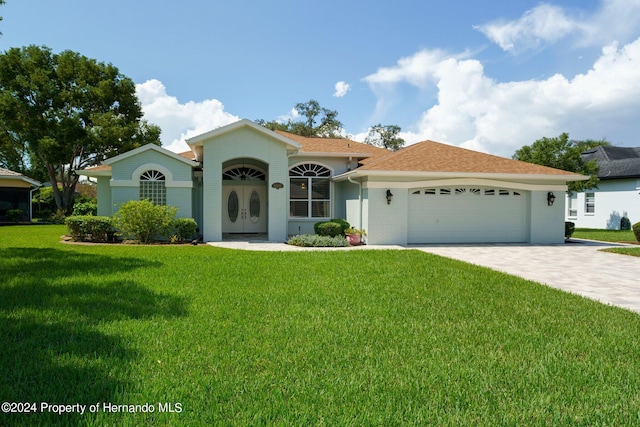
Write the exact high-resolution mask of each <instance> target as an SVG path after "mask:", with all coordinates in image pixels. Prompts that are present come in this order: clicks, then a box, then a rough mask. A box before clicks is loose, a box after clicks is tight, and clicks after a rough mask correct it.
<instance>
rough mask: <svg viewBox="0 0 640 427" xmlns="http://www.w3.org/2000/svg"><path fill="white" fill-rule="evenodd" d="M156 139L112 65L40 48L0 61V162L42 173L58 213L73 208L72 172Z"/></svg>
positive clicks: (12, 51)
mask: <svg viewBox="0 0 640 427" xmlns="http://www.w3.org/2000/svg"><path fill="white" fill-rule="evenodd" d="M159 137H160V128H158V127H157V126H155V125H151V124H148V123H147V122H146V121H144V120H142V108H141V106H140V103H139V101H138V99H137V97H136V95H135V84H134V83H133V81H132V80H131V79H129V78H127V77H125V76H123V75H122V74H120V72H119V71H118V69H117V68H116V67H115V66H113V65H111V64H104V63H101V62H97V61H96V60H94V59H89V58H87V57H85V56H82V55H80V54H79V53H76V52H72V51H68V50H67V51H64V52H61V53H59V54H53V53H52V52H51V50H50V49H49V48H47V47H40V46H28V47H24V48H12V49H10V50H8V51H7V52H4V53H3V54H1V55H0V162H4V163H5V164H6V165H8V166H13V167H15V168H16V169H18V171H20V172H25V171H27V169H31V170H33V171H34V172H36V170H39V171H41V172H42V173H43V174H44V175H46V177H47V179H48V180H49V181H50V182H51V185H52V187H53V192H54V198H55V201H56V204H57V206H58V208H59V209H64V210H65V211H66V212H68V213H69V212H71V210H72V209H73V194H74V189H75V186H76V184H77V182H78V175H76V174H75V171H76V170H78V169H84V168H86V167H89V166H94V165H97V164H100V162H101V161H102V160H104V159H106V158H108V157H112V156H114V155H117V154H119V153H122V152H125V151H128V150H131V149H133V148H136V147H139V146H141V145H144V144H147V143H149V142H151V143H155V144H158V145H159V144H160V140H159ZM34 169H35V170H34Z"/></svg>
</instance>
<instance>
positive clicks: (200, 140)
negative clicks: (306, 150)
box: [186, 119, 301, 150]
mask: <svg viewBox="0 0 640 427" xmlns="http://www.w3.org/2000/svg"><path fill="white" fill-rule="evenodd" d="M242 127H249V128H251V129H253V130H255V131H257V132H260V133H263V134H265V135H267V136H270V137H271V138H274V139H276V140H278V141H280V142H282V143H284V144H286V145H289V146H290V147H292V148H293V149H294V150H299V149H300V148H301V146H300V144H298V143H297V142H295V141H293V140H291V139H289V138H286V137H284V136H282V135H280V134H278V133H276V132H274V131H272V130H270V129H267V128H266V127H264V126H260V125H259V124H257V123H255V122H253V121H251V120H249V119H242V120H238V121H237V122H233V123H231V124H228V125H226V126H221V127H219V128H216V129H213V130H210V131H209V132H205V133H203V134H200V135H197V136H194V137H193V138H188V139H187V140H186V143H187V144H188V145H189V146H190V147H198V146H202V145H203V144H204V141H206V140H208V139H213V138H216V137H218V136H221V135H224V134H226V133H229V132H232V131H234V130H236V129H239V128H242Z"/></svg>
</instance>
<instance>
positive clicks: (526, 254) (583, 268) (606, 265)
mask: <svg viewBox="0 0 640 427" xmlns="http://www.w3.org/2000/svg"><path fill="white" fill-rule="evenodd" d="M209 244H210V245H211V246H216V247H222V248H229V249H243V250H257V251H310V250H329V251H343V250H371V249H400V250H404V249H415V250H420V251H424V252H429V253H433V254H436V255H441V256H445V257H448V258H453V259H457V260H461V261H465V262H469V263H472V264H477V265H481V266H484V267H489V268H492V269H494V270H498V271H502V272H505V273H509V274H513V275H515V276H520V277H523V278H525V279H529V280H533V281H536V282H539V283H544V284H546V285H548V286H551V287H554V288H558V289H562V290H564V291H568V292H572V293H575V294H579V295H582V296H585V297H587V298H591V299H595V300H597V301H600V302H603V303H605V304H612V305H616V306H619V307H623V308H626V309H628V310H632V311H635V312H637V313H640V257H632V256H627V255H620V254H612V253H607V252H601V251H600V249H604V248H610V247H619V246H625V245H618V244H608V243H602V242H593V241H588V240H578V239H572V240H571V241H570V242H569V243H565V244H560V245H528V244H486V245H485V244H483V245H409V246H375V245H367V246H356V247H349V248H301V247H297V246H289V245H286V244H283V243H271V242H265V241H264V240H255V241H251V240H247V241H226V242H212V243H209Z"/></svg>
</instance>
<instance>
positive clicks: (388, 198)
mask: <svg viewBox="0 0 640 427" xmlns="http://www.w3.org/2000/svg"><path fill="white" fill-rule="evenodd" d="M391 199H393V194H391V190H387V204H388V205H390V204H391Z"/></svg>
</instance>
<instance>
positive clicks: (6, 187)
mask: <svg viewBox="0 0 640 427" xmlns="http://www.w3.org/2000/svg"><path fill="white" fill-rule="evenodd" d="M40 185H41V184H40V183H39V182H38V181H36V180H33V179H31V178H28V177H26V176H24V175H22V174H21V173H18V172H14V171H10V170H8V169H3V168H0V222H14V221H15V220H14V219H13V218H10V216H11V215H10V214H9V211H12V210H17V209H19V210H20V211H22V217H21V218H20V219H19V221H21V222H28V221H31V215H32V207H31V199H32V194H33V191H34V190H36V189H37V188H38V187H40Z"/></svg>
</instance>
